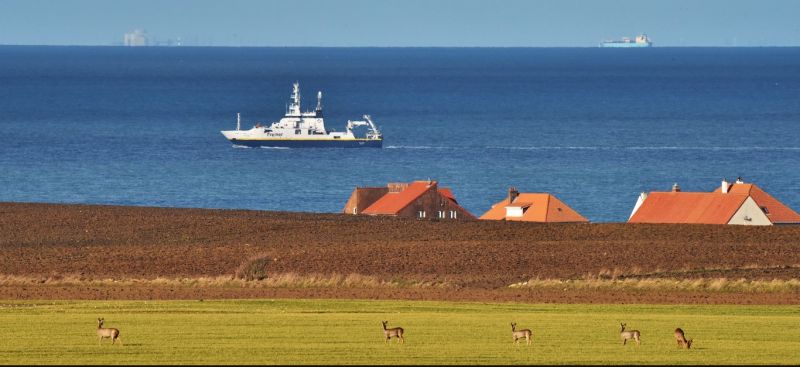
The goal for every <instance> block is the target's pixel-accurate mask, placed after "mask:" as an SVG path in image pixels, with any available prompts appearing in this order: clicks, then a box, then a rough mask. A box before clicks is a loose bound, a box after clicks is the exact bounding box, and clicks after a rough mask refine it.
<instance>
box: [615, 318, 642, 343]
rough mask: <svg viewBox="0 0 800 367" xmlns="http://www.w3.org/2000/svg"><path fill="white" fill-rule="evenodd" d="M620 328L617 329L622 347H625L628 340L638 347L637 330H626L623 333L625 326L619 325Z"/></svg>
mask: <svg viewBox="0 0 800 367" xmlns="http://www.w3.org/2000/svg"><path fill="white" fill-rule="evenodd" d="M619 326H621V328H620V329H619V337H620V338H621V339H622V345H625V344H626V343H627V342H628V339H633V340H634V341H635V342H636V345H637V346H638V345H639V342H640V341H639V335H640V333H639V330H628V331H625V324H622V323H621V324H619Z"/></svg>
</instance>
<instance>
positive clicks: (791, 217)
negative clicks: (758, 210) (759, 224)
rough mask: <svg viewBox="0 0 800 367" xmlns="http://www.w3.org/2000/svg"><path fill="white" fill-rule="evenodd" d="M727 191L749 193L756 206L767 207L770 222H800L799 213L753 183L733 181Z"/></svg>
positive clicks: (717, 190)
mask: <svg viewBox="0 0 800 367" xmlns="http://www.w3.org/2000/svg"><path fill="white" fill-rule="evenodd" d="M714 192H715V193H719V192H721V188H719V187H718V188H717V189H716V190H714ZM728 193H730V194H746V195H750V197H752V198H753V200H755V202H756V204H758V206H760V207H765V208H767V210H766V213H765V214H766V215H767V218H769V220H770V222H772V223H800V214H797V212H795V211H794V210H792V209H791V208H789V207H788V206H786V205H784V204H783V203H781V202H780V201H778V199H775V198H774V197H772V196H771V195H770V194H767V193H766V192H765V191H764V190H762V189H761V188H760V187H758V186H756V185H755V184H746V183H733V184H731V185H730V186H728Z"/></svg>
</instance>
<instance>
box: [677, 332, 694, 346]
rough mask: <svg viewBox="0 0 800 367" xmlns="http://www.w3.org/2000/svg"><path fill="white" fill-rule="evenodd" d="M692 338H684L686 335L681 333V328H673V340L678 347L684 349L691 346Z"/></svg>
mask: <svg viewBox="0 0 800 367" xmlns="http://www.w3.org/2000/svg"><path fill="white" fill-rule="evenodd" d="M692 340H693V339H689V340H686V336H685V335H683V329H681V328H677V329H675V341H677V342H678V348H681V347H686V349H691V348H692Z"/></svg>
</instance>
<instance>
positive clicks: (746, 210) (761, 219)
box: [728, 197, 772, 226]
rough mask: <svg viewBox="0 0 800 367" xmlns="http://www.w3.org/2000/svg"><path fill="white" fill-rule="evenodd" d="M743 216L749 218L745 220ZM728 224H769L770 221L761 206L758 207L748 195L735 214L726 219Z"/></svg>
mask: <svg viewBox="0 0 800 367" xmlns="http://www.w3.org/2000/svg"><path fill="white" fill-rule="evenodd" d="M745 218H749V219H750V220H746V219H745ZM728 224H739V225H746V226H771V225H772V222H770V220H769V218H767V215H766V214H764V212H763V211H761V208H759V207H758V204H756V202H755V200H753V198H752V197H748V198H747V200H745V201H744V204H742V206H741V207H739V210H737V211H736V214H734V215H733V217H732V218H731V220H730V221H728Z"/></svg>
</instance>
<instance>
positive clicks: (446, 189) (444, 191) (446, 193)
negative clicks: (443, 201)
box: [439, 187, 458, 204]
mask: <svg viewBox="0 0 800 367" xmlns="http://www.w3.org/2000/svg"><path fill="white" fill-rule="evenodd" d="M439 193H440V194H442V196H444V197H446V198H448V199H450V200H453V201H454V202H455V203H456V204H458V202H457V201H456V197H455V196H454V195H453V191H452V190H450V188H449V187H440V188H439Z"/></svg>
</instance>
